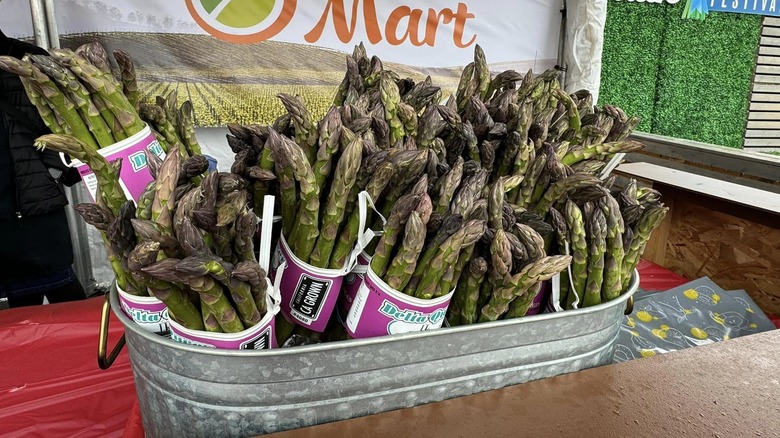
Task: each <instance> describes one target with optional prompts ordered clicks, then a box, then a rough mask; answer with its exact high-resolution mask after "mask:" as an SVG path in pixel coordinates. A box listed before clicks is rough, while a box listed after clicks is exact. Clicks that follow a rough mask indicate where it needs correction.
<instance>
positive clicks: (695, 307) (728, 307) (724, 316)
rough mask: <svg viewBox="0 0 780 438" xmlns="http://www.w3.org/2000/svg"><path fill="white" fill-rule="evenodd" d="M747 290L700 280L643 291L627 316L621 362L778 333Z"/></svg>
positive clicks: (617, 355)
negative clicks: (750, 336)
mask: <svg viewBox="0 0 780 438" xmlns="http://www.w3.org/2000/svg"><path fill="white" fill-rule="evenodd" d="M774 328H775V326H774V324H772V322H771V321H770V320H769V318H767V317H766V315H764V313H763V312H762V311H761V309H759V307H758V306H757V305H756V303H754V302H753V300H752V299H751V298H750V296H748V294H747V293H746V292H745V291H744V290H737V291H724V290H723V289H721V288H720V287H718V286H717V285H716V284H715V283H713V282H712V280H710V279H709V278H706V277H705V278H700V279H698V280H695V281H692V282H690V283H687V284H684V285H682V286H680V287H677V288H674V289H671V290H669V291H666V292H644V291H639V292H637V293H636V295H635V301H634V312H633V313H632V314H631V315H629V316H626V317H624V319H623V323H622V325H621V328H620V334H619V335H618V340H617V345H616V347H615V358H614V361H615V362H625V361H627V360H631V359H638V358H642V357H650V356H655V355H657V354H663V353H668V352H670V351H677V350H681V349H684V348H690V347H696V346H699V345H706V344H711V343H713V342H719V341H724V340H728V339H731V338H736V337H740V336H746V335H751V334H754V333H760V332H763V331H767V330H772V329H774Z"/></svg>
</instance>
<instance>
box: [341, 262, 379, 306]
mask: <svg viewBox="0 0 780 438" xmlns="http://www.w3.org/2000/svg"><path fill="white" fill-rule="evenodd" d="M370 262H371V258H370V257H369V256H368V254H366V253H365V252H364V253H361V254H360V255H359V256H358V257H357V265H355V267H354V268H353V269H352V271H350V272H349V274H347V276H346V277H344V284H343V285H342V286H341V298H340V299H339V303H340V304H341V308H342V309H344V311H345V313H349V309H351V308H352V302H353V301H355V296H356V295H357V293H358V290H360V286H362V285H363V281H365V278H366V271H367V270H368V264H369V263H370Z"/></svg>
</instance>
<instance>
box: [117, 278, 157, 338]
mask: <svg viewBox="0 0 780 438" xmlns="http://www.w3.org/2000/svg"><path fill="white" fill-rule="evenodd" d="M117 292H119V305H120V307H121V308H122V311H124V312H125V315H127V317H128V318H130V319H132V320H133V322H135V323H136V324H138V326H139V327H141V328H142V329H143V330H146V331H148V332H152V333H167V332H168V328H169V327H168V323H169V320H168V307H167V306H166V305H165V303H163V302H162V301H160V300H158V299H157V298H154V297H139V296H135V295H130V294H128V293H126V292H125V291H123V290H122V289H120V288H119V286H117Z"/></svg>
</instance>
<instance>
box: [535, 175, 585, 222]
mask: <svg viewBox="0 0 780 438" xmlns="http://www.w3.org/2000/svg"><path fill="white" fill-rule="evenodd" d="M598 183H599V179H598V178H596V177H595V176H591V175H585V174H579V173H575V174H573V175H571V176H569V177H566V178H564V179H561V180H558V181H556V182H554V183H552V184H551V185H550V188H549V189H547V191H546V192H544V196H543V197H542V199H541V200H540V201H539V202H538V203H537V204H536V208H535V209H534V210H535V211H536V212H537V213H539V214H540V215H542V216H545V215H546V214H547V212H548V211H549V210H550V208H551V207H552V206H553V204H555V203H556V202H558V200H559V199H560V198H561V197H562V196H563V195H565V194H566V193H568V192H570V191H573V190H577V189H581V188H583V187H590V186H594V185H596V184H598Z"/></svg>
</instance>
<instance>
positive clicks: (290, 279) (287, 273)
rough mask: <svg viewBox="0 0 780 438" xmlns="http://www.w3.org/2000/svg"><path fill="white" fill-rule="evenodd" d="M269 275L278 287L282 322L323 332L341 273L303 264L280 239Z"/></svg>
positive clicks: (341, 277)
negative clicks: (280, 298)
mask: <svg viewBox="0 0 780 438" xmlns="http://www.w3.org/2000/svg"><path fill="white" fill-rule="evenodd" d="M270 276H271V278H272V279H273V281H274V284H277V285H278V286H279V292H280V294H281V296H282V303H281V308H282V309H281V310H282V315H284V317H285V319H287V321H289V322H291V323H295V324H298V325H301V326H304V327H306V328H308V329H310V330H312V331H315V332H320V333H321V332H323V331H325V328H326V327H327V325H328V320H329V319H330V317H331V315H332V314H333V309H334V308H335V307H336V303H337V302H338V299H339V292H340V291H341V285H342V282H343V280H344V273H343V271H341V270H335V269H322V268H317V267H314V266H312V265H309V264H308V263H304V262H303V261H301V260H300V259H299V258H298V257H296V256H295V255H294V254H293V253H292V251H291V250H290V247H289V246H287V242H286V241H285V239H284V237H281V238H280V239H279V244H278V245H277V247H276V251H275V252H274V256H273V259H272V260H271V273H270ZM277 276H280V277H281V278H278V279H277V278H276V277H277Z"/></svg>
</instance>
